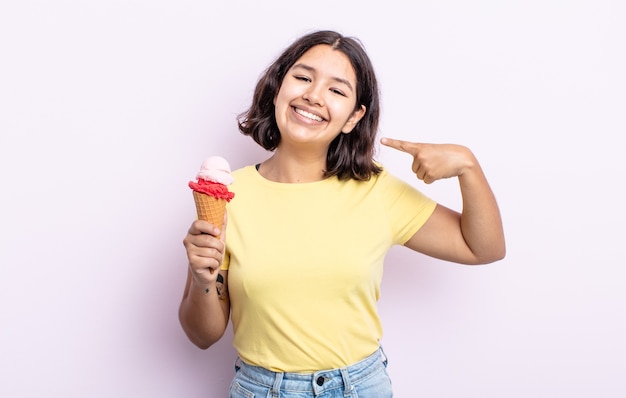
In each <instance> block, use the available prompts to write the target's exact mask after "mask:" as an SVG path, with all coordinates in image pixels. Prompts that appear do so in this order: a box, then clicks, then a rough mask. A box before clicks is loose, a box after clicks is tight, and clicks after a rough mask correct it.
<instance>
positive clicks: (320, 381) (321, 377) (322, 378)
mask: <svg viewBox="0 0 626 398" xmlns="http://www.w3.org/2000/svg"><path fill="white" fill-rule="evenodd" d="M315 383H317V385H318V386H320V387H321V386H322V385H323V384H324V377H323V376H320V377H318V378H317V380H315Z"/></svg>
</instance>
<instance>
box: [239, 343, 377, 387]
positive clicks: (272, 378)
mask: <svg viewBox="0 0 626 398" xmlns="http://www.w3.org/2000/svg"><path fill="white" fill-rule="evenodd" d="M386 365H387V357H386V356H385V354H384V352H383V350H382V347H381V348H379V349H378V350H376V351H375V352H374V353H373V354H371V355H370V356H368V357H367V358H365V359H363V360H361V361H359V362H356V363H354V364H352V365H349V366H347V367H344V368H338V369H329V370H320V371H317V372H314V373H291V372H273V371H271V370H268V369H265V368H262V367H258V366H253V365H248V364H246V363H245V362H243V361H242V360H241V358H237V360H236V361H235V370H236V371H237V372H239V373H242V374H243V375H245V376H246V377H247V378H249V379H250V380H252V381H254V382H255V383H257V384H259V385H264V386H266V387H268V388H270V389H271V391H272V392H273V393H274V394H276V395H278V393H279V391H285V392H287V391H289V392H312V393H313V394H314V395H319V394H321V393H323V392H324V391H327V390H333V389H338V388H341V389H343V390H344V392H345V393H348V392H349V391H351V390H352V385H353V384H357V383H359V382H360V381H361V380H363V379H367V378H368V377H370V376H372V375H374V374H376V373H377V372H380V371H381V370H382V369H384V368H385V367H386Z"/></svg>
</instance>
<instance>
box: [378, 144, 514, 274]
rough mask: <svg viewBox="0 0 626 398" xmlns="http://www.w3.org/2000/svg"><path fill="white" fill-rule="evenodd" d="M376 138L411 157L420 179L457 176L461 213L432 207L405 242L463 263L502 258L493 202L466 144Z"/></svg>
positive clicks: (500, 231)
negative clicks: (420, 224) (423, 222)
mask: <svg viewBox="0 0 626 398" xmlns="http://www.w3.org/2000/svg"><path fill="white" fill-rule="evenodd" d="M381 142H382V144H383V145H387V146H389V147H392V148H395V149H398V150H400V151H403V152H406V153H408V154H410V155H412V156H413V167H412V168H413V172H414V173H415V174H416V176H417V178H419V179H420V180H422V181H424V182H425V183H427V184H430V183H432V182H434V181H437V180H440V179H443V178H451V177H457V178H458V180H459V185H460V188H461V195H462V197H463V211H462V213H458V212H456V211H454V210H451V209H449V208H447V207H445V206H442V205H437V207H436V209H435V211H434V212H433V214H432V215H431V216H430V218H429V219H428V221H426V223H425V224H424V225H423V226H422V228H420V229H419V230H418V231H417V232H416V233H415V235H413V237H411V238H410V239H409V240H408V241H407V242H406V243H405V246H407V247H409V248H411V249H413V250H416V251H418V252H420V253H424V254H426V255H429V256H432V257H435V258H439V259H442V260H447V261H453V262H457V263H462V264H486V263H491V262H494V261H497V260H501V259H502V258H504V256H505V253H506V248H505V242H504V231H503V228H502V219H501V217H500V211H499V209H498V204H497V202H496V199H495V196H494V194H493V192H492V191H491V188H490V187H489V183H488V182H487V178H486V177H485V175H484V173H483V170H482V168H481V167H480V164H479V163H478V160H477V159H476V157H475V156H474V154H473V153H472V152H471V151H470V150H469V149H468V148H466V147H464V146H461V145H453V144H422V143H412V142H407V141H400V140H393V139H389V138H383V139H382V140H381Z"/></svg>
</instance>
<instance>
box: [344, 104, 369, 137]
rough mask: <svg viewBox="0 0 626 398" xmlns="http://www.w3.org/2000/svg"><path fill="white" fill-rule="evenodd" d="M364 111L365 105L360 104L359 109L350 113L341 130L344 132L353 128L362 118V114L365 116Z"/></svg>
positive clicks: (348, 131) (346, 132)
mask: <svg viewBox="0 0 626 398" xmlns="http://www.w3.org/2000/svg"><path fill="white" fill-rule="evenodd" d="M365 112H366V108H365V105H361V107H360V108H359V109H357V110H356V111H354V112H352V115H351V116H350V118H349V119H348V121H347V122H346V124H344V125H343V128H342V129H341V132H342V133H344V134H348V133H350V132H351V131H352V129H354V126H356V124H357V123H358V122H359V121H360V120H361V119H362V118H363V116H365Z"/></svg>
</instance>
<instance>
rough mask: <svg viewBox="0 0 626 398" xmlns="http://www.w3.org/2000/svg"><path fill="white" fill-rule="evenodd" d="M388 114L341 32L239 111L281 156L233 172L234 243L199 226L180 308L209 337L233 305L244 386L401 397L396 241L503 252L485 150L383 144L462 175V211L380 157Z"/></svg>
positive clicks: (428, 178) (317, 44)
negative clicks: (392, 321)
mask: <svg viewBox="0 0 626 398" xmlns="http://www.w3.org/2000/svg"><path fill="white" fill-rule="evenodd" d="M378 117H379V95H378V84H377V81H376V77H375V74H374V70H373V67H372V65H371V62H370V60H369V58H368V56H367V54H366V53H365V51H364V50H363V48H362V46H361V45H360V44H359V42H358V41H357V40H356V39H353V38H348V37H344V36H342V35H340V34H338V33H336V32H332V31H319V32H314V33H311V34H308V35H306V36H303V37H301V38H300V39H298V40H297V41H295V42H294V43H293V44H292V45H291V46H290V47H289V48H287V49H286V50H285V51H284V52H283V54H282V55H281V56H280V57H278V58H277V59H276V61H275V62H274V63H273V64H272V65H271V66H270V67H269V68H268V69H267V70H266V71H265V74H264V75H263V76H262V77H261V79H260V80H259V82H258V84H257V87H256V90H255V93H254V97H253V100H252V105H251V106H250V108H249V109H248V111H247V112H245V113H244V114H242V115H241V116H240V119H239V128H240V130H241V132H242V133H243V134H246V135H249V136H251V137H252V138H253V139H254V140H255V141H256V142H257V143H258V144H259V145H261V146H262V147H263V148H265V149H267V150H269V151H272V155H271V156H270V157H269V158H268V159H267V160H265V161H264V162H262V163H260V164H257V165H251V166H247V167H244V168H242V169H239V170H236V171H235V172H234V173H233V176H234V177H235V183H234V184H233V185H232V186H231V187H232V191H234V192H235V194H236V196H235V199H234V200H232V201H231V202H230V203H229V204H228V217H227V218H228V220H227V223H228V227H227V228H226V226H225V227H224V230H225V231H224V232H225V233H224V234H223V236H225V238H222V239H219V238H217V237H218V236H220V233H221V231H219V230H217V229H216V228H215V227H214V226H213V225H211V224H209V223H208V222H204V221H199V220H198V221H194V222H193V223H192V225H191V227H190V228H189V232H188V234H187V236H186V237H185V239H184V245H185V248H186V250H187V256H188V259H189V271H188V278H187V283H186V286H185V292H184V296H183V300H182V303H181V306H180V321H181V324H182V326H183V329H184V330H185V332H186V333H187V335H188V337H189V339H190V340H191V341H192V342H193V343H195V344H196V345H197V346H199V347H201V348H208V347H209V346H210V345H211V344H213V343H214V342H216V341H217V340H218V339H220V338H221V336H222V335H223V333H224V331H225V329H226V327H227V325H228V321H229V317H230V314H231V313H232V322H233V330H234V342H233V344H234V346H235V348H236V350H237V352H238V355H239V357H238V358H237V360H236V363H235V370H236V374H235V378H234V379H233V382H232V384H231V388H230V396H231V397H269V396H276V397H278V396H280V397H287V398H288V397H292V396H293V397H300V398H301V397H308V396H310V397H314V396H318V395H320V394H322V393H325V394H327V395H324V397H335V396H337V397H357V396H358V397H360V398H364V397H372V398H381V397H391V396H392V391H391V383H390V380H389V377H388V375H387V372H386V370H385V367H386V358H385V357H384V354H383V353H382V350H381V348H380V339H381V337H382V328H381V324H380V319H379V317H378V314H377V311H376V302H377V300H378V297H379V291H380V283H381V278H382V268H383V260H384V257H385V254H386V253H387V251H388V250H389V248H390V247H391V246H393V245H396V244H401V245H405V246H407V247H409V248H411V249H413V250H416V251H418V252H421V253H424V254H427V255H430V256H433V257H436V258H439V259H443V260H447V261H454V262H458V263H463V264H484V263H489V262H493V261H497V260H500V259H502V258H503V257H504V255H505V244H504V234H503V231H502V223H501V219H500V215H499V211H498V206H497V203H496V200H495V198H494V195H493V193H492V191H491V189H490V187H489V185H488V183H487V180H486V178H485V176H484V174H483V172H482V170H481V167H480V165H479V163H478V161H477V160H476V158H475V157H474V155H473V154H472V152H471V151H470V150H469V149H468V148H466V147H463V146H459V145H438V144H422V143H410V142H405V141H399V140H394V139H389V138H383V139H382V140H381V142H382V144H383V145H387V146H389V147H392V148H395V149H397V150H400V151H403V152H407V153H409V154H411V155H412V156H413V159H414V160H413V165H412V168H413V171H414V172H415V174H416V176H417V178H419V179H420V180H423V181H424V182H425V183H432V182H433V181H436V180H439V179H442V178H450V177H456V178H458V181H459V184H460V190H461V194H462V197H463V211H462V213H458V212H456V211H453V210H451V209H448V208H446V207H444V206H442V205H439V204H437V203H436V202H435V201H433V200H431V199H430V198H428V197H426V196H424V195H423V194H421V193H420V192H419V191H417V190H416V189H415V188H413V187H412V186H411V185H409V184H408V183H406V182H403V181H401V180H399V179H398V178H396V177H394V176H392V175H390V174H389V173H388V172H387V171H386V170H385V169H384V167H383V166H382V165H380V164H378V163H376V162H375V161H374V159H373V153H374V144H375V137H376V134H377V129H378ZM225 225H226V224H225ZM224 239H225V242H226V243H227V245H225V242H224ZM272 394H273V395H272Z"/></svg>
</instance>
